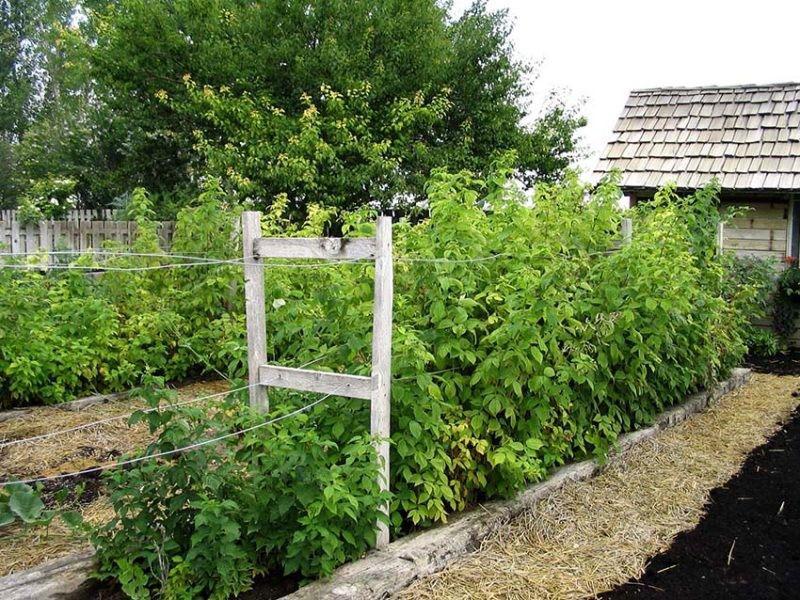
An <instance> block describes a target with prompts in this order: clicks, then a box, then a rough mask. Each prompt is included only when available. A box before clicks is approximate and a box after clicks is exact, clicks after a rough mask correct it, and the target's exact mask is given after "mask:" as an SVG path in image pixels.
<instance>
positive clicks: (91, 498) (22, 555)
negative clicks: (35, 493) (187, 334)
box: [0, 382, 227, 577]
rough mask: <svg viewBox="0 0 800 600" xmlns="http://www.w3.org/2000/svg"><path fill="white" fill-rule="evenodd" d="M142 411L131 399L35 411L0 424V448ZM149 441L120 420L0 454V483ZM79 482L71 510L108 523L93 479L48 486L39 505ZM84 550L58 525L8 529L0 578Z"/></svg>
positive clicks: (209, 387)
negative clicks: (0, 444)
mask: <svg viewBox="0 0 800 600" xmlns="http://www.w3.org/2000/svg"><path fill="white" fill-rule="evenodd" d="M226 389H227V384H225V383H224V382H211V383H197V384H192V385H188V386H185V387H183V388H181V389H179V390H178V398H177V399H178V400H179V401H181V400H189V399H191V398H197V397H200V396H207V395H210V394H215V393H217V392H221V391H225V390H226ZM210 402H213V401H210ZM144 406H145V403H144V402H143V401H142V400H140V399H138V398H135V399H134V398H132V399H125V400H116V401H114V402H110V403H108V404H96V405H94V406H89V407H86V408H84V409H82V410H78V411H70V410H66V409H64V408H63V407H61V408H59V407H58V406H51V407H38V408H34V409H31V411H30V412H28V413H25V414H23V415H21V416H19V417H17V418H14V419H10V420H7V421H4V422H0V442H6V441H9V440H15V439H23V438H28V437H32V436H36V435H41V434H44V433H47V432H50V431H56V430H61V429H69V428H71V427H75V426H78V425H82V424H84V423H90V422H92V421H97V420H101V419H105V418H109V417H116V416H120V415H128V414H130V413H132V412H133V411H135V410H137V409H139V408H143V407H144ZM151 440H152V436H151V435H150V433H149V431H148V429H147V426H146V425H145V424H138V425H136V426H133V427H129V426H128V425H127V424H126V420H125V419H121V420H118V421H114V422H111V423H105V424H102V425H98V426H96V427H91V428H88V429H83V430H81V431H75V432H70V433H67V434H64V435H59V436H55V437H51V438H48V439H45V440H37V441H34V442H31V443H25V444H17V445H14V446H9V447H6V448H0V480H1V481H8V480H14V479H25V478H33V477H48V476H52V475H57V474H61V473H72V472H74V471H80V470H83V469H90V468H92V467H96V466H98V465H102V464H105V463H108V462H113V461H114V460H115V459H116V458H117V457H119V456H121V455H122V454H126V453H129V452H131V451H134V450H136V449H138V448H143V447H145V446H146V445H147V444H148V443H149V442H150V441H151ZM79 482H81V483H83V484H84V486H85V491H84V494H83V496H82V497H81V498H79V499H76V498H72V500H73V502H74V504H75V506H74V509H77V510H80V512H81V514H82V515H83V518H84V520H86V521H88V522H91V523H102V522H104V521H106V520H107V519H109V518H110V516H111V514H112V513H111V507H110V506H109V504H108V501H107V499H106V498H105V497H104V496H103V488H102V485H101V483H100V482H99V479H98V478H97V477H96V476H92V477H87V478H82V479H79V480H75V479H67V480H59V481H55V482H50V483H48V484H47V486H46V488H45V493H44V494H43V498H44V499H45V502H46V503H48V498H50V497H52V492H54V491H55V490H56V489H58V488H59V487H68V488H70V489H74V487H75V486H76V484H78V483H79ZM86 547H87V541H86V540H85V539H83V538H81V537H80V536H78V535H76V534H75V533H74V532H72V531H71V530H70V529H69V528H68V527H66V526H65V525H64V524H63V523H62V522H61V521H60V520H59V519H55V520H54V521H53V522H52V523H51V525H50V526H49V527H47V528H44V527H24V526H21V525H12V526H10V527H7V528H4V529H2V532H0V577H2V576H5V575H8V574H10V573H14V572H17V571H21V570H24V569H27V568H29V567H32V566H34V565H37V564H40V563H42V562H44V561H46V560H50V559H54V558H60V557H62V556H66V555H68V554H72V553H74V552H78V551H81V550H84V549H86Z"/></svg>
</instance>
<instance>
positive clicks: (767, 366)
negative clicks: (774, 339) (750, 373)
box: [744, 348, 800, 375]
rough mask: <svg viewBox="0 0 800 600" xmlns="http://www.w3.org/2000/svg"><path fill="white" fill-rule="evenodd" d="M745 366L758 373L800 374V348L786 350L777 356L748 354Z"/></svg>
mask: <svg viewBox="0 0 800 600" xmlns="http://www.w3.org/2000/svg"><path fill="white" fill-rule="evenodd" d="M744 366H745V367H749V368H751V369H753V370H754V371H756V372H757V373H772V374H774V375H800V349H796V348H794V349H791V350H786V351H785V352H779V353H778V354H776V355H775V356H748V357H747V358H746V359H745V364H744Z"/></svg>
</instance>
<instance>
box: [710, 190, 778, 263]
mask: <svg viewBox="0 0 800 600" xmlns="http://www.w3.org/2000/svg"><path fill="white" fill-rule="evenodd" d="M732 206H741V207H747V208H749V209H750V210H747V211H745V212H743V213H742V214H741V215H740V216H738V217H736V218H734V219H733V221H732V222H731V223H729V224H728V225H727V226H726V227H725V238H724V247H725V248H726V249H729V250H735V251H736V254H737V255H739V256H757V257H759V258H775V259H778V260H781V259H783V258H784V257H785V256H786V255H787V254H789V252H790V248H789V245H788V244H789V239H788V238H789V209H790V203H789V202H788V201H787V200H776V201H772V202H768V201H762V200H738V199H737V200H724V201H723V202H722V204H721V207H720V208H721V209H722V210H725V209H727V208H730V207H732Z"/></svg>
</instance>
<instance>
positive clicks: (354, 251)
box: [253, 238, 375, 260]
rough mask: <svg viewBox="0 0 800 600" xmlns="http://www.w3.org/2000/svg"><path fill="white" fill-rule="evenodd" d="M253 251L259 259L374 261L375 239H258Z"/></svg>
mask: <svg viewBox="0 0 800 600" xmlns="http://www.w3.org/2000/svg"><path fill="white" fill-rule="evenodd" d="M253 250H254V252H253V253H254V254H255V255H256V256H257V257H259V258H317V259H322V260H359V259H370V260H372V259H374V258H375V238H353V239H346V238H258V239H256V240H255V244H254V247H253Z"/></svg>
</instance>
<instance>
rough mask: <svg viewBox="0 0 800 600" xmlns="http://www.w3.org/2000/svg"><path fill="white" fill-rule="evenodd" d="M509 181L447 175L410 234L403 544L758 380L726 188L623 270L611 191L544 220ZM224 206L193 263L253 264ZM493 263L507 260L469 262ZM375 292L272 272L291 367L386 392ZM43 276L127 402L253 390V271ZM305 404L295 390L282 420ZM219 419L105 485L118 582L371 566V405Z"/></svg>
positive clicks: (356, 270) (333, 271) (398, 473)
mask: <svg viewBox="0 0 800 600" xmlns="http://www.w3.org/2000/svg"><path fill="white" fill-rule="evenodd" d="M509 174H510V172H509V170H508V169H505V168H501V167H498V170H497V171H496V172H495V174H493V175H492V176H491V177H489V178H486V179H480V178H476V177H475V176H474V175H471V174H469V173H467V172H462V173H458V174H448V173H446V172H437V173H436V174H435V175H434V177H433V178H432V179H431V180H430V182H429V185H428V198H429V203H430V218H429V219H426V220H424V221H421V222H418V223H416V224H412V223H410V222H407V221H401V222H399V223H397V224H396V225H395V228H394V234H395V248H396V254H397V258H398V260H397V264H396V274H395V289H396V296H395V302H394V306H395V328H394V345H393V371H394V377H395V378H394V381H393V385H392V436H391V440H392V457H391V460H392V481H391V490H392V497H391V516H390V518H391V525H392V528H393V530H394V532H395V534H399V533H403V532H408V531H411V530H414V529H416V528H419V527H425V526H429V525H431V524H434V523H437V522H441V521H444V520H445V519H446V518H447V516H448V514H450V513H453V512H456V511H460V510H463V509H464V508H466V507H468V506H471V505H474V504H475V503H478V502H481V501H483V500H486V499H489V498H495V497H504V496H508V495H510V494H512V493H514V492H515V491H516V490H518V489H520V488H521V487H523V486H524V485H526V484H528V483H530V482H532V481H536V480H539V479H542V478H543V477H545V476H546V474H547V473H548V472H549V471H550V470H552V469H553V468H556V467H558V466H560V465H562V464H564V463H565V462H567V461H571V460H576V459H581V458H583V457H587V456H598V457H603V456H605V455H606V453H607V452H608V451H609V449H610V448H611V447H612V446H613V445H614V443H615V441H616V439H617V437H618V436H619V435H620V434H621V433H622V432H624V431H629V430H632V429H634V428H637V427H639V426H642V425H646V424H649V423H650V422H651V421H652V418H653V417H654V415H656V414H657V413H658V412H659V411H661V410H663V409H664V408H665V407H667V406H669V405H671V404H673V403H674V402H677V401H679V400H681V399H682V398H684V397H685V395H686V394H687V393H690V392H692V391H694V390H696V389H697V388H699V387H701V386H704V385H708V384H710V383H711V382H712V381H714V380H717V379H719V378H721V377H723V376H724V375H725V374H726V373H727V371H728V370H729V369H730V368H731V367H733V366H734V365H736V364H738V362H739V360H740V359H741V357H742V355H743V354H744V352H745V350H746V347H745V341H746V339H747V332H748V324H749V322H750V317H751V316H752V315H754V314H755V313H756V312H757V310H758V307H759V306H760V305H761V304H762V302H763V288H762V287H761V286H760V284H759V281H760V276H756V275H755V274H754V272H756V271H758V269H755V268H754V269H748V268H744V267H741V266H736V265H735V264H732V263H731V262H730V260H731V259H730V258H729V257H716V253H715V241H714V234H713V232H714V231H715V226H716V219H719V218H720V217H719V215H718V213H717V207H716V201H715V197H714V189H713V188H710V189H708V190H703V191H702V192H700V193H698V194H696V195H694V196H692V197H689V198H681V197H678V196H676V195H675V193H674V192H673V191H672V190H664V191H663V192H662V193H660V194H659V196H658V198H657V199H656V200H655V201H654V202H653V203H652V204H650V205H648V206H642V207H640V208H638V209H637V210H635V211H633V212H632V213H631V216H632V217H633V219H634V221H635V235H634V237H633V241H632V243H631V244H629V245H626V246H624V247H622V248H621V249H620V250H619V251H618V252H614V253H607V252H606V251H607V250H608V249H609V248H610V247H612V246H613V245H614V244H615V243H616V240H617V236H618V235H619V234H618V232H619V222H620V218H621V216H622V215H621V213H620V211H619V210H618V208H617V199H618V197H619V190H618V188H617V187H616V185H614V183H613V182H605V183H603V184H602V185H601V186H599V187H598V188H597V189H596V190H594V192H593V193H592V195H591V198H590V200H589V201H587V197H586V193H587V190H586V189H585V188H584V187H582V186H581V185H580V184H579V183H578V182H577V180H575V179H570V180H569V181H568V182H567V183H566V184H564V185H545V186H540V188H539V189H538V190H537V192H536V196H535V198H534V199H533V202H526V201H525V199H524V198H523V197H522V196H521V195H520V194H519V193H518V192H517V191H515V190H516V188H515V187H514V186H513V185H512V184H511V183H510V182H509V179H508V177H509ZM225 198H226V196H225V194H224V193H223V191H222V187H221V184H220V182H219V181H217V180H213V179H211V180H208V181H206V183H205V191H204V192H203V194H202V196H201V197H200V198H198V200H197V202H196V204H195V205H193V206H191V207H189V208H186V209H184V210H183V211H181V214H180V215H179V223H178V229H177V231H176V240H175V248H174V250H175V251H176V252H179V253H182V254H189V253H192V252H200V253H204V254H206V255H212V256H220V257H227V256H233V255H234V252H235V251H236V250H237V249H238V244H239V242H238V241H237V240H236V236H235V235H234V232H233V231H232V229H231V228H232V227H233V225H232V222H233V215H232V214H231V213H230V212H229V207H228V206H227V205H226V201H225ZM147 203H148V198H147V195H146V194H144V193H141V192H137V193H136V194H134V195H133V197H132V200H131V203H130V207H129V210H130V211H131V213H132V214H134V215H135V216H136V217H137V219H139V221H140V231H143V232H146V231H147V227H148V226H149V225H148V223H149V221H148V218H149V215H150V212H149V208H148V206H147ZM289 210H291V207H290V205H289V201H288V199H287V198H282V197H279V198H278V199H277V201H276V202H275V203H274V204H273V207H272V210H271V211H270V212H269V213H268V214H266V215H265V217H264V221H263V229H264V233H265V234H268V235H275V234H280V233H282V232H283V233H288V234H290V235H304V236H311V235H319V234H320V233H322V231H323V230H324V229H325V228H326V227H327V226H328V224H329V223H330V222H331V220H337V221H339V222H340V223H341V225H342V227H343V229H344V231H345V233H346V234H348V235H370V234H371V232H372V222H373V218H374V215H371V214H369V213H368V212H367V211H360V212H358V213H339V214H337V213H336V211H333V210H331V209H321V208H320V209H317V208H312V210H310V211H309V214H308V217H307V220H306V222H305V223H304V224H303V225H297V224H295V225H291V224H289V225H287V222H288V221H287V217H286V212H287V211H289ZM706 228H708V229H710V231H711V233H708V232H706V231H704V229H706ZM143 235H145V234H143ZM144 239H146V238H143V240H144ZM143 240H139V241H137V244H139V243H140V242H141V243H144V241H143ZM491 255H498V257H497V258H495V259H492V260H481V261H478V262H457V261H459V260H461V259H465V260H469V259H472V258H475V257H487V256H491ZM404 257H416V258H421V259H426V260H428V261H433V262H409V261H407V260H404ZM443 259H447V260H445V261H444V262H441V261H442V260H443ZM118 260H119V261H124V262H120V263H119V264H141V262H137V261H143V260H152V259H135V258H133V257H124V258H120V259H118ZM450 260H453V261H456V262H448V261H450ZM759 268H760V267H759ZM737 269H738V270H737ZM732 271H736V272H741V273H742V275H741V277H740V278H739V279H738V280H736V279H734V278H733V277H731V275H730V273H731V272H732ZM371 274H372V266H371V265H364V264H349V263H346V264H339V265H329V266H326V267H324V268H317V269H293V268H282V267H280V266H277V265H273V266H271V267H269V271H268V276H267V277H266V285H265V294H266V305H267V307H268V308H267V328H268V331H267V333H268V340H269V341H268V347H269V353H270V357H271V360H274V361H276V362H278V363H282V364H289V365H298V364H305V363H307V362H309V361H314V362H315V363H316V364H315V368H321V369H330V370H334V371H338V372H354V373H367V372H368V370H369V366H368V365H369V352H370V329H371V318H370V315H371V310H372V284H371ZM69 275H75V274H69ZM32 276H33V275H32V274H17V275H16V277H18V278H19V279H21V280H22V281H27V280H28V278H30V277H32ZM36 277H38V279H37V280H36V285H40V286H41V285H42V284H43V283H44V282H47V284H48V285H54V284H55V283H56V282H59V283H60V285H66V283H61V282H71V285H72V286H75V287H76V290H79V291H80V292H81V293H82V294H83V296H82V301H83V302H88V300H87V298H88V297H91V298H93V299H94V301H96V302H99V305H100V306H101V307H103V308H104V309H105V310H109V311H111V312H110V314H111V315H112V317H111V321H110V322H111V323H113V327H114V328H115V334H114V335H103V336H101V339H103V340H105V343H111V342H109V341H108V340H110V339H112V338H113V339H117V338H119V339H120V340H122V341H121V342H119V343H117V344H116V345H113V346H112V349H111V351H107V352H106V353H105V354H101V355H100V356H101V359H100V360H99V362H98V363H97V364H98V370H100V369H102V372H104V373H108V374H109V375H108V381H110V382H111V381H113V382H114V383H117V382H123V381H128V382H135V381H138V380H139V379H140V378H141V376H142V373H145V372H150V373H155V374H157V375H159V376H162V377H167V378H180V377H183V376H185V375H186V374H190V373H194V372H198V371H201V370H206V371H209V370H211V369H212V368H213V369H217V370H219V371H222V372H227V373H230V374H231V375H232V376H241V375H243V373H244V368H245V367H244V365H245V363H246V351H245V347H246V346H245V343H244V327H243V318H242V302H241V287H240V286H241V272H240V271H239V270H238V269H237V268H235V267H234V266H228V265H223V266H216V267H210V266H208V267H205V266H204V267H194V268H191V269H180V270H174V271H172V270H167V271H146V272H143V273H107V274H105V275H103V276H102V277H101V278H99V279H98V280H96V281H88V280H86V279H85V278H83V277H81V276H77V275H75V276H74V277H73V278H72V279H71V278H70V277H61V276H58V277H53V276H51V275H47V276H42V275H36ZM31 285H32V284H31ZM80 286H84V287H82V288H81V287H80ZM68 289H69V288H68ZM62 293H63V292H62ZM34 297H35V296H34ZM73 301H74V299H73ZM70 314H71V315H72V319H71V322H72V323H73V324H75V323H78V324H80V320H76V319H75V317H74V315H75V314H86V313H85V312H84V311H81V312H78V313H70ZM103 320H104V318H103V317H98V318H97V319H94V320H92V321H91V322H92V323H93V324H94V326H97V325H99V324H100V323H102V322H103ZM83 335H86V334H83ZM70 339H72V340H73V341H74V339H75V336H73V337H72V338H70ZM62 360H64V359H62ZM29 362H32V361H29ZM42 362H45V361H42ZM45 381H47V379H46V378H45ZM94 381H95V382H97V383H100V382H99V381H98V380H94ZM97 383H96V384H97ZM102 383H103V384H104V385H105V384H106V383H105V381H103V382H102ZM31 389H35V390H37V391H38V390H39V389H40V388H39V387H36V388H31ZM65 389H76V388H66V387H65ZM159 399H160V398H158V397H154V398H153V400H152V401H153V402H154V403H155V402H157V401H158V400H159ZM307 401H308V400H307V399H306V398H303V397H298V396H296V395H286V394H284V395H282V394H280V393H279V392H274V393H273V394H272V396H271V406H272V408H271V411H272V412H271V416H272V415H276V416H277V415H281V414H285V413H286V412H289V411H291V410H292V409H294V408H296V407H297V406H299V405H300V404H304V403H306V402H307ZM215 406H216V408H214V409H211V410H208V409H206V410H204V409H201V408H191V409H189V408H186V409H184V410H174V409H162V410H161V411H160V412H154V413H148V414H147V415H143V414H141V415H138V416H137V417H135V420H137V419H147V422H148V423H149V424H150V426H151V427H152V428H153V430H154V431H156V432H157V433H158V441H157V442H156V443H155V444H154V445H152V446H151V447H150V448H148V450H147V452H150V453H153V452H160V451H169V450H172V449H174V448H177V447H181V446H183V445H187V444H189V443H192V442H196V441H197V440H201V439H208V438H209V437H213V434H224V433H228V432H244V433H242V434H241V435H240V436H232V437H230V438H226V439H225V440H222V441H220V442H219V443H217V444H212V445H209V446H202V447H200V448H197V449H196V450H194V451H191V452H187V453H184V454H180V455H176V456H171V457H168V458H164V459H163V460H159V461H147V462H143V463H140V464H136V465H133V466H132V467H131V468H129V469H126V470H119V471H116V472H113V473H112V474H110V475H109V476H108V480H107V482H108V485H109V490H110V494H111V502H112V505H113V506H114V509H115V517H114V519H113V521H112V522H111V523H109V524H108V525H107V526H106V527H103V528H102V529H100V530H99V531H97V532H96V533H95V535H94V543H95V545H96V547H97V548H98V552H99V556H100V558H101V574H102V575H103V576H108V577H112V576H113V577H117V578H119V579H120V580H121V581H122V582H123V585H124V586H125V588H126V590H128V593H129V594H130V595H132V596H133V597H146V595H147V594H157V595H162V596H164V597H176V598H177V597H182V596H181V595H180V594H181V593H188V594H189V595H190V596H192V595H193V596H195V597H196V596H203V597H225V596H227V595H230V594H235V593H237V592H239V591H241V590H243V589H246V588H247V587H248V586H249V584H250V581H251V578H252V576H253V574H254V573H259V572H275V571H278V570H283V571H284V572H286V573H299V574H301V575H302V576H304V577H313V576H316V575H318V574H320V573H323V574H324V573H328V572H330V571H331V570H332V569H333V568H335V566H337V565H339V564H341V563H342V562H343V561H346V560H349V559H351V558H354V557H356V556H358V555H360V554H361V553H362V552H363V551H364V550H365V549H366V548H368V547H369V545H370V544H371V543H372V540H373V538H372V536H373V532H372V523H374V521H375V519H376V518H378V517H377V513H378V506H379V501H380V500H381V498H380V497H379V496H378V495H377V490H376V488H375V477H374V476H375V473H376V466H375V457H374V453H373V451H372V450H371V446H370V443H369V442H370V440H369V438H368V427H369V411H368V407H367V406H366V405H365V404H364V403H363V402H362V401H358V400H351V399H344V398H334V399H329V400H328V401H326V402H324V403H322V404H320V405H318V406H316V407H314V409H313V410H312V411H311V412H309V413H308V414H307V415H303V416H299V417H293V418H292V419H289V420H286V421H282V422H281V423H280V424H276V425H270V426H268V427H264V428H261V429H256V430H252V431H247V429H248V428H249V427H250V426H252V425H255V424H257V423H260V422H262V421H261V420H260V419H263V417H260V416H258V415H252V414H250V413H249V412H248V411H247V410H244V409H242V408H241V407H240V405H239V404H238V403H236V402H233V401H231V402H230V403H225V404H223V405H215ZM209 540H215V543H209Z"/></svg>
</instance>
